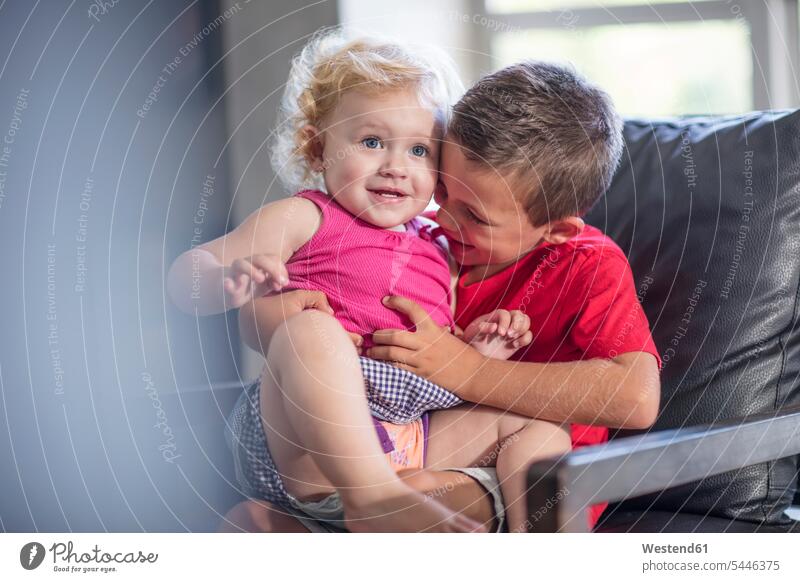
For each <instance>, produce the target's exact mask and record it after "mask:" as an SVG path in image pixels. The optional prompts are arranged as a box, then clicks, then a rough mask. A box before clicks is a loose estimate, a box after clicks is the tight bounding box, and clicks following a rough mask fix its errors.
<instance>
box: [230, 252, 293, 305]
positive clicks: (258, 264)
mask: <svg viewBox="0 0 800 582" xmlns="http://www.w3.org/2000/svg"><path fill="white" fill-rule="evenodd" d="M288 283H289V273H288V271H287V270H286V266H285V265H284V264H283V261H281V259H280V257H277V256H275V255H264V254H261V255H251V256H249V257H244V258H241V259H236V260H235V261H233V263H231V266H230V267H225V278H224V279H223V281H222V286H223V288H224V290H225V303H226V305H227V307H228V309H231V308H233V309H236V308H238V307H241V306H242V305H244V304H245V303H247V302H248V301H251V300H252V299H253V298H254V297H261V296H262V295H264V294H266V293H269V292H272V291H280V290H281V289H282V288H283V287H284V286H286V285H287V284H288Z"/></svg>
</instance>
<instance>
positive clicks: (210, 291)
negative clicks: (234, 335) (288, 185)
mask: <svg viewBox="0 0 800 582" xmlns="http://www.w3.org/2000/svg"><path fill="white" fill-rule="evenodd" d="M321 220H322V219H321V212H320V210H319V208H318V207H317V205H316V204H314V203H313V202H311V201H310V200H306V199H304V198H298V197H291V198H286V199H283V200H279V201H277V202H273V203H271V204H267V205H265V206H263V207H261V208H260V209H258V210H256V211H255V212H253V213H252V214H251V215H250V216H248V217H247V218H246V219H245V221H244V222H243V223H242V224H241V225H239V226H238V227H237V228H236V229H234V230H233V231H231V232H229V233H228V234H226V235H224V236H221V237H219V238H217V239H215V240H213V241H210V242H207V243H205V244H203V245H200V246H198V247H196V248H193V249H191V250H188V251H186V252H185V253H183V254H182V255H180V256H179V257H178V258H177V259H175V262H174V263H173V264H172V267H170V270H169V274H168V276H167V287H168V290H169V294H170V296H171V297H172V300H173V301H174V302H175V304H176V305H177V306H178V307H179V308H180V309H181V310H182V311H184V312H186V313H190V314H194V313H195V311H196V312H197V313H198V314H199V315H211V314H214V313H222V312H224V311H227V310H228V309H230V308H232V307H233V308H235V307H241V306H242V305H244V304H245V303H246V302H248V301H250V300H251V299H252V298H253V297H254V296H256V297H257V296H259V295H261V294H264V293H266V292H268V291H276V290H279V289H280V288H282V287H283V286H284V285H285V284H286V283H287V282H288V281H286V269H285V267H284V263H285V262H286V261H287V260H288V259H289V258H290V257H291V256H292V255H293V254H294V253H295V251H296V250H297V249H299V248H300V247H301V246H302V245H304V244H305V243H306V242H308V240H309V239H310V238H311V237H312V236H313V235H314V233H315V232H316V231H317V229H318V228H319V225H320V224H321Z"/></svg>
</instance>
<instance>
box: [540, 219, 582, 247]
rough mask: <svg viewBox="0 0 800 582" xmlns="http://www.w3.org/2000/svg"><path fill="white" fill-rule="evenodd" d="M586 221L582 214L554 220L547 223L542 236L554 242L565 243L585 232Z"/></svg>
mask: <svg viewBox="0 0 800 582" xmlns="http://www.w3.org/2000/svg"><path fill="white" fill-rule="evenodd" d="M585 226H586V223H585V222H583V219H582V218H581V217H580V216H567V217H566V218H562V219H560V220H554V221H552V222H550V223H548V225H547V229H546V230H545V232H544V234H543V235H542V238H543V239H544V240H546V241H547V242H549V243H552V244H556V245H558V244H561V243H565V242H567V241H568V240H570V239H573V238H575V237H576V236H578V235H579V234H580V233H582V232H583V229H584V227H585Z"/></svg>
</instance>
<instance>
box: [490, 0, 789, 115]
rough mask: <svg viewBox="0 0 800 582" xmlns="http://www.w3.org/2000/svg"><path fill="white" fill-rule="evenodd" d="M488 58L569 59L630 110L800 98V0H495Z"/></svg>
mask: <svg viewBox="0 0 800 582" xmlns="http://www.w3.org/2000/svg"><path fill="white" fill-rule="evenodd" d="M483 6H484V7H485V10H486V12H485V20H486V21H487V22H491V23H493V26H491V27H485V28H486V29H487V30H486V32H484V33H483V34H482V35H479V36H478V38H479V42H482V43H483V44H484V47H483V50H485V52H486V53H488V54H489V55H491V59H490V61H487V62H485V63H483V66H484V68H491V69H496V68H499V67H502V66H504V65H507V64H509V63H511V62H514V61H517V60H520V59H523V58H535V59H544V60H551V61H561V62H564V61H568V62H571V63H573V64H574V65H575V66H576V68H577V69H578V70H579V71H580V72H582V73H583V74H585V75H586V76H587V77H589V78H590V79H592V80H593V81H595V82H597V83H598V84H600V85H601V86H602V87H604V88H605V89H606V90H608V91H609V93H610V94H611V95H612V97H613V98H614V101H615V103H616V104H617V107H618V108H619V110H620V111H621V112H622V113H623V115H627V116H637V115H641V116H653V115H682V114H722V113H738V112H742V111H747V110H750V109H754V108H757V109H767V108H780V107H797V106H800V99H798V88H797V82H796V80H795V79H796V76H797V71H798V68H797V64H798V59H797V52H798V34H797V28H798V16H797V0H748V1H746V2H745V1H744V0H739V1H738V2H737V1H734V0H699V1H698V0H695V1H694V2H690V1H687V0H684V1H677V2H676V1H674V0H672V1H670V0H651V1H650V2H642V0H613V2H600V1H598V0H567V1H566V2H564V1H562V2H558V1H557V0H486V1H485V2H483Z"/></svg>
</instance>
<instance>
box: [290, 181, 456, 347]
mask: <svg viewBox="0 0 800 582" xmlns="http://www.w3.org/2000/svg"><path fill="white" fill-rule="evenodd" d="M295 196H300V197H301V198H306V199H308V200H311V201H312V202H314V203H315V204H316V205H317V206H318V207H319V208H320V210H321V211H322V224H321V225H320V227H319V229H318V230H317V232H316V233H315V234H314V236H313V237H311V240H309V241H308V242H307V243H306V244H305V245H303V246H302V247H300V248H299V249H298V250H297V252H296V253H295V254H294V255H293V256H292V258H291V259H289V261H288V262H287V263H286V269H287V270H288V272H289V284H288V285H287V286H286V288H285V290H290V289H306V290H315V291H322V292H323V293H325V295H326V296H327V297H328V302H329V303H330V305H331V307H332V308H333V310H334V314H335V316H336V319H338V320H339V322H340V323H341V324H342V326H343V327H344V328H345V329H346V330H347V331H350V332H354V333H357V334H359V335H362V336H363V337H364V346H365V347H369V346H371V345H372V333H373V332H374V331H376V330H379V329H408V330H413V329H414V326H413V325H412V323H411V321H410V320H409V319H408V318H407V317H406V316H405V315H403V314H401V313H399V312H397V311H394V310H391V309H388V308H387V307H385V306H384V305H383V304H382V303H381V299H383V297H385V296H387V295H400V296H403V297H407V298H408V299H411V300H413V301H415V302H417V303H418V304H419V305H420V306H421V307H422V308H423V309H424V310H425V311H426V312H427V313H428V315H429V316H430V317H431V319H433V321H435V322H436V323H437V324H438V325H441V326H444V325H452V324H453V316H452V313H451V311H450V296H451V295H450V293H451V291H450V271H449V268H448V266H447V259H446V255H445V251H444V249H443V248H442V247H441V246H439V245H437V244H436V242H435V241H434V239H433V237H431V235H430V232H429V230H430V229H429V227H428V226H427V225H424V224H423V223H422V221H420V220H419V219H418V218H415V219H413V220H412V221H411V222H409V223H407V224H406V225H405V226H406V232H397V231H392V230H385V229H383V228H380V227H377V226H374V225H372V224H369V223H368V222H364V221H363V220H361V219H359V218H356V217H355V216H353V215H352V214H350V213H349V212H348V211H347V210H345V209H344V208H342V207H341V206H340V205H339V203H338V202H336V201H335V200H333V198H331V197H330V196H328V195H327V194H325V193H324V192H320V191H319V190H303V191H302V192H298V193H297V194H295Z"/></svg>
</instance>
